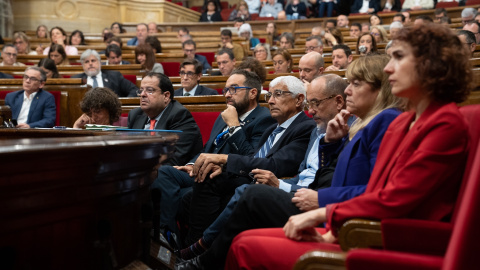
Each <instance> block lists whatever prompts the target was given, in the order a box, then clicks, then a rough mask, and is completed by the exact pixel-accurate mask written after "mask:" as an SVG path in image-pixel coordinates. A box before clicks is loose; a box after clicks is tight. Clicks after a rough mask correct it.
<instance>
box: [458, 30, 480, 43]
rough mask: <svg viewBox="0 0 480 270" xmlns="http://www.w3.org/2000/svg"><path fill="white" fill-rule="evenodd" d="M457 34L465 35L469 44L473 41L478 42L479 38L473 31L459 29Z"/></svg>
mask: <svg viewBox="0 0 480 270" xmlns="http://www.w3.org/2000/svg"><path fill="white" fill-rule="evenodd" d="M457 36H465V40H466V41H467V43H469V44H472V43H473V44H476V43H477V40H476V38H475V34H474V33H472V31H468V30H460V31H458V33H457Z"/></svg>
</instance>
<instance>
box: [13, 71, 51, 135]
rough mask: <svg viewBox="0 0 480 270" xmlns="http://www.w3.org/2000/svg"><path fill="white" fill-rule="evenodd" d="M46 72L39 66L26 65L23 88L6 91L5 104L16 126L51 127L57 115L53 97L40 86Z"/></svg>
mask: <svg viewBox="0 0 480 270" xmlns="http://www.w3.org/2000/svg"><path fill="white" fill-rule="evenodd" d="M46 80H47V74H46V73H45V71H43V70H42V69H41V68H39V67H28V68H27V69H26V70H25V74H24V75H23V90H20V91H15V92H13V93H8V94H7V96H6V97H5V105H8V106H10V109H11V110H12V118H13V119H15V120H17V123H18V125H17V126H16V127H17V128H36V127H39V128H51V127H53V125H55V119H56V116H57V113H56V107H55V98H54V97H53V95H52V94H50V93H49V92H47V91H44V90H43V89H42V88H43V86H44V85H45V81H46Z"/></svg>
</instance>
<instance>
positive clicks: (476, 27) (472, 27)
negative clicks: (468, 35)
mask: <svg viewBox="0 0 480 270" xmlns="http://www.w3.org/2000/svg"><path fill="white" fill-rule="evenodd" d="M463 30H467V31H470V32H472V33H473V34H474V35H475V43H476V44H479V43H480V23H479V22H476V21H471V22H469V23H467V24H465V25H464V26H463Z"/></svg>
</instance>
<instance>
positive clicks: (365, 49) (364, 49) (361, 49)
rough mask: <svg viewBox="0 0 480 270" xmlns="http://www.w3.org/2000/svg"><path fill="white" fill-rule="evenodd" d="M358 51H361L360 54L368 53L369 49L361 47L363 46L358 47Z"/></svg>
mask: <svg viewBox="0 0 480 270" xmlns="http://www.w3.org/2000/svg"><path fill="white" fill-rule="evenodd" d="M358 51H359V52H360V53H366V52H367V47H366V46H363V45H361V46H359V47H358Z"/></svg>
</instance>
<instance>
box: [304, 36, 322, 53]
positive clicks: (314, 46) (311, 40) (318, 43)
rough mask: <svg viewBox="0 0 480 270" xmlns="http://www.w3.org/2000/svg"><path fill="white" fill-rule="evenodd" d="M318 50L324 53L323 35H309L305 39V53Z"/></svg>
mask: <svg viewBox="0 0 480 270" xmlns="http://www.w3.org/2000/svg"><path fill="white" fill-rule="evenodd" d="M309 52H318V53H319V54H323V42H322V37H321V36H309V37H307V39H306V40H305V53H309Z"/></svg>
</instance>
